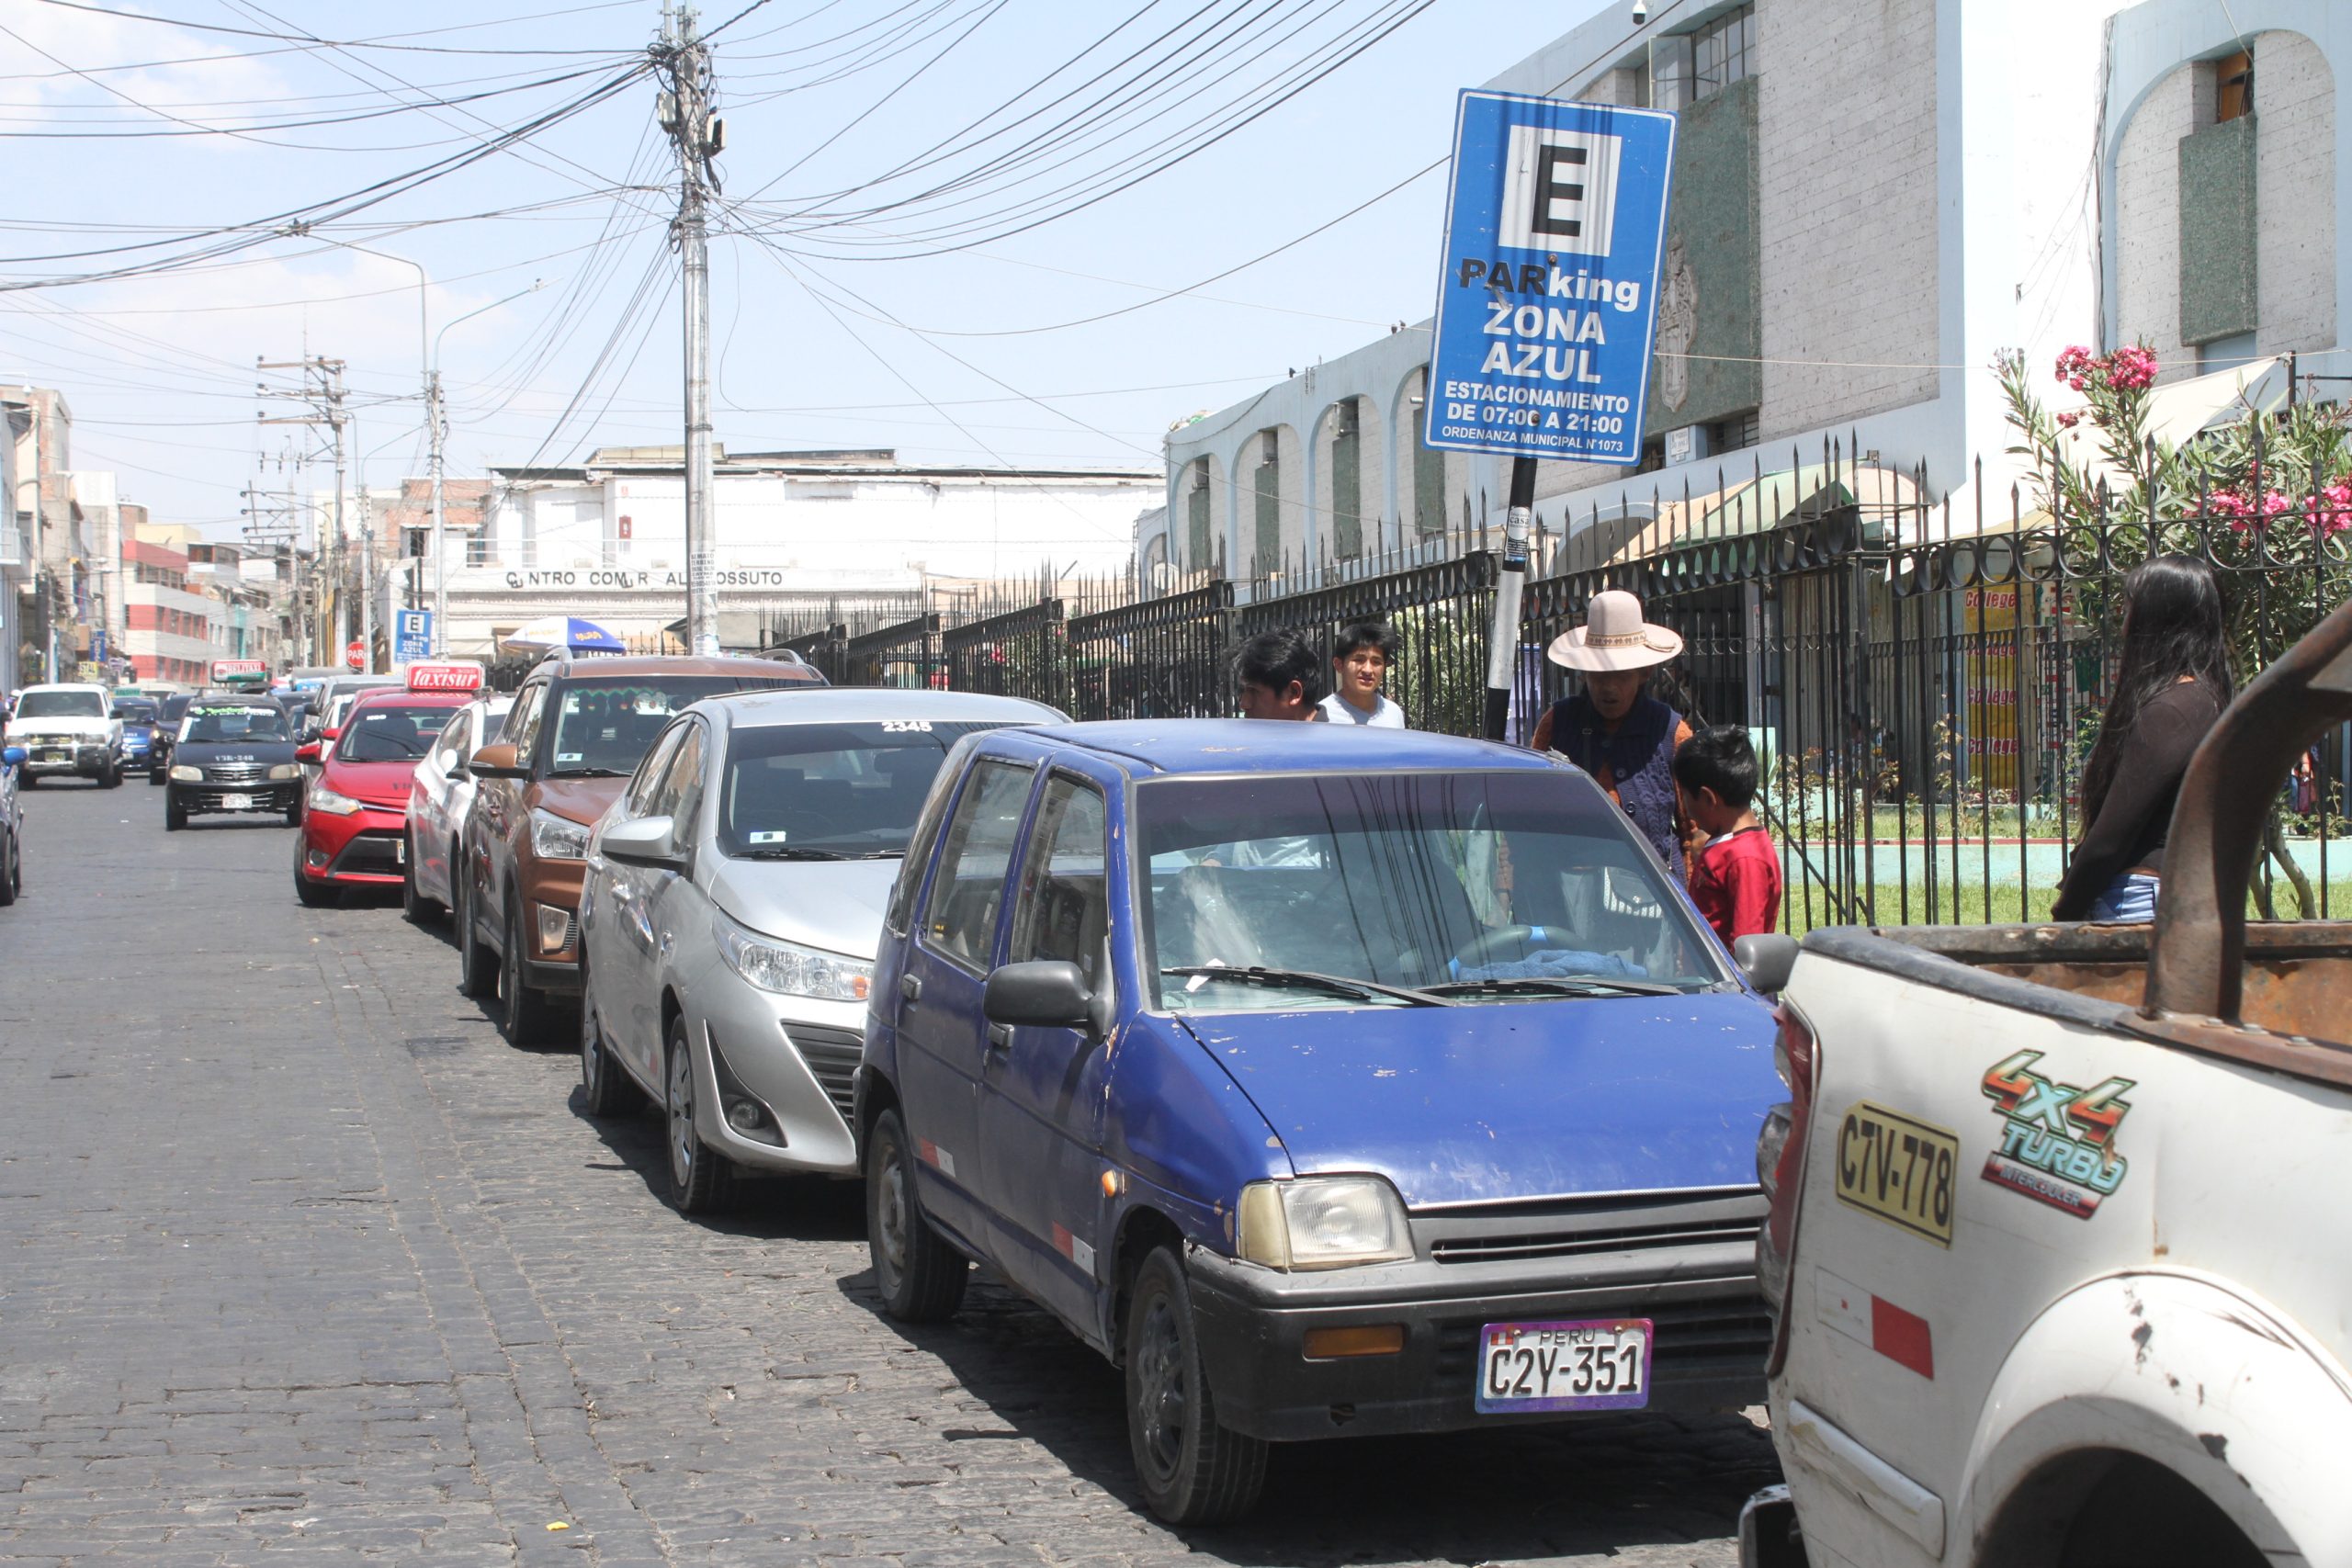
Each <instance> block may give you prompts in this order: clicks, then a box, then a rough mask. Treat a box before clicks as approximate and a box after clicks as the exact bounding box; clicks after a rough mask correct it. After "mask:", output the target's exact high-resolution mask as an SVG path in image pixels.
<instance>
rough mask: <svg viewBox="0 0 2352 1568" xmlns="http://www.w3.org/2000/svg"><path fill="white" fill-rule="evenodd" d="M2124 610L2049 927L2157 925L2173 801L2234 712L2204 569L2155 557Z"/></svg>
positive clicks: (2131, 585) (2139, 573)
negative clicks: (2217, 725)
mask: <svg viewBox="0 0 2352 1568" xmlns="http://www.w3.org/2000/svg"><path fill="white" fill-rule="evenodd" d="M2123 603H2124V609H2123V661H2122V666H2121V668H2120V670H2119V671H2117V672H2116V677H2115V694H2114V695H2113V697H2112V698H2111V699H2110V700H2109V703H2108V705H2107V719H2106V722H2105V723H2103V724H2102V725H2101V726H2100V727H2099V732H2098V744H2097V745H2096V746H2093V747H2092V748H2091V755H2090V761H2087V762H2086V763H2085V764H2084V766H2083V822H2084V829H2083V841H2082V842H2081V844H2079V845H2078V846H2076V848H2075V859H2074V863H2073V864H2071V865H2070V866H2068V867H2067V869H2066V880H2065V882H2064V885H2063V886H2060V887H2059V889H2058V898H2057V902H2056V903H2054V904H2053V905H2052V907H2051V910H2050V914H2051V918H2052V919H2059V920H2082V919H2089V920H2112V921H2139V920H2152V919H2155V915H2156V880H2157V878H2158V877H2159V876H2161V875H2162V874H2164V856H2165V836H2166V835H2167V834H2168V833H2169V832H2170V830H2171V828H2172V807H2173V800H2174V798H2175V797H2176V796H2177V795H2179V794H2180V781H2181V777H2182V775H2183V774H2185V773H2188V759H2189V757H2190V756H2191V755H2192V754H2194V753H2195V751H2196V750H2197V744H2198V742H2199V741H2200V740H2202V739H2205V732H2206V731H2207V730H2209V729H2211V728H2213V724H2214V721H2215V720H2216V719H2218V718H2220V717H2221V716H2222V709H2223V708H2225V707H2227V706H2228V705H2229V703H2230V694H2231V682H2230V656H2229V649H2228V646H2227V641H2226V639H2225V637H2223V634H2222V585H2221V583H2220V582H2219V581H2217V580H2216V579H2215V578H2214V576H2213V569H2212V568H2211V567H2210V566H2207V565H2206V564H2205V563H2204V562H2203V561H2200V560H2195V559H2192V558H2189V557H2188V556H2157V557H2154V558H2151V559H2149V560H2147V561H2144V562H2143V563H2141V564H2140V565H2139V566H2137V567H2134V568H2133V569H2132V570H2131V574H2130V575H2129V576H2127V577H2126V578H2124V580H2123Z"/></svg>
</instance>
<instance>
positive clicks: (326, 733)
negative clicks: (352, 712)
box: [319, 724, 343, 740]
mask: <svg viewBox="0 0 2352 1568" xmlns="http://www.w3.org/2000/svg"><path fill="white" fill-rule="evenodd" d="M319 739H322V740H340V739H343V726H341V725H339V724H338V725H333V726H330V727H329V728H325V729H322V730H320V731H319Z"/></svg>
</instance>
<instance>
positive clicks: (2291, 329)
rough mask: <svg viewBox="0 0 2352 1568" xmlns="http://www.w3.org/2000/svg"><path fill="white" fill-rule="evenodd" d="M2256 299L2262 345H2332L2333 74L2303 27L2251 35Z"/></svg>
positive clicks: (2284, 348) (2276, 350) (2267, 349)
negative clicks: (2300, 30) (2328, 197)
mask: <svg viewBox="0 0 2352 1568" xmlns="http://www.w3.org/2000/svg"><path fill="white" fill-rule="evenodd" d="M2254 117H2255V118H2254V124H2255V132H2254V165H2255V166H2254V189H2255V203H2256V209H2255V210H2256V224H2255V263H2254V265H2255V277H2256V299H2257V301H2258V302H2259V305H2260V308H2261V320H2260V325H2259V326H2258V327H2257V329H2256V334H2255V347H2256V352H2257V353H2261V354H2285V353H2288V352H2289V351H2290V350H2295V349H2314V348H2333V347H2335V341H2336V339H2335V325H2336V323H2335V203H2334V202H2333V201H2328V200H2320V199H2315V197H2317V196H2318V195H2319V193H2322V192H2325V193H2331V194H2332V193H2333V192H2334V191H2335V73H2334V72H2333V71H2331V70H2329V69H2328V64H2327V56H2326V55H2325V54H2324V53H2322V52H2321V51H2320V47H2319V45H2317V44H2316V43H2313V42H2312V40H2311V39H2307V38H2304V37H2303V36H2302V35H2301V34H2300V33H2290V32H2267V33H2263V34H2261V35H2260V36H2258V37H2257V38H2256V39H2255V40H2254Z"/></svg>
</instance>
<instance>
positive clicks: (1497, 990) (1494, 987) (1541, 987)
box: [1429, 975, 1687, 997]
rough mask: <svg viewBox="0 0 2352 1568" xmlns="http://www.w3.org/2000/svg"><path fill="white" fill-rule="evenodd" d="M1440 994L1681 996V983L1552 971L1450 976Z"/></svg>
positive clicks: (1437, 991) (1436, 993) (1437, 993)
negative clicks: (1489, 976)
mask: <svg viewBox="0 0 2352 1568" xmlns="http://www.w3.org/2000/svg"><path fill="white" fill-rule="evenodd" d="M1429 989H1430V995H1431V996H1438V997H1469V996H1487V997H1510V996H1522V997H1679V996H1683V995H1686V994H1687V993H1686V992H1685V990H1684V988H1683V987H1680V986H1669V985H1668V984H1666V983H1665V982H1664V981H1662V980H1619V979H1612V978H1608V977H1605V976H1599V975H1586V976H1575V977H1573V978H1569V977H1566V976H1550V975H1541V976H1539V975H1512V976H1498V977H1496V978H1494V979H1491V980H1448V981H1446V982H1445V983H1444V984H1443V985H1438V986H1431V987H1430V988H1429Z"/></svg>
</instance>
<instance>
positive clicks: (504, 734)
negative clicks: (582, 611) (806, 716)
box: [450, 655, 825, 1045]
mask: <svg viewBox="0 0 2352 1568" xmlns="http://www.w3.org/2000/svg"><path fill="white" fill-rule="evenodd" d="M824 683H825V680H824V677H823V676H821V675H820V674H818V673H817V671H815V670H814V669H812V668H810V667H809V665H807V664H803V663H800V662H798V661H797V660H793V661H791V662H783V661H779V660H766V659H684V658H671V657H659V658H632V659H570V660H567V659H565V658H563V657H561V656H560V655H559V656H554V657H550V658H549V659H548V660H546V661H545V662H543V663H541V664H540V665H539V666H538V668H537V669H536V670H533V671H531V673H530V675H529V677H528V678H527V679H526V680H525V681H524V682H523V687H522V690H521V691H519V692H517V693H516V694H515V706H514V708H513V710H512V711H510V712H509V713H508V714H507V716H506V726H505V728H503V730H501V731H500V732H499V735H498V737H497V738H496V739H494V740H493V741H492V742H491V743H490V744H489V745H486V746H484V747H482V748H481V750H478V751H476V752H475V753H474V754H473V760H472V761H471V762H470V763H469V767H468V771H469V772H470V773H472V774H473V776H474V779H475V781H476V782H475V789H474V802H473V808H472V810H471V811H470V812H469V814H468V815H467V818H466V823H465V827H464V829H463V830H462V833H461V835H460V837H461V839H462V846H461V849H460V852H459V858H460V862H461V865H460V867H459V868H453V870H452V874H451V876H450V882H451V884H452V887H453V895H454V897H455V899H456V907H455V908H454V909H453V910H452V914H453V917H454V922H453V923H454V924H455V926H456V931H457V938H458V963H459V965H460V970H459V978H458V988H459V989H460V990H462V991H463V992H464V993H465V994H466V995H467V996H469V997H489V996H492V995H493V994H495V995H499V996H501V997H503V998H504V1002H505V1006H504V1008H503V1017H502V1020H501V1022H502V1024H503V1028H504V1029H505V1031H506V1038H507V1039H508V1040H509V1041H511V1042H513V1043H515V1044H517V1045H524V1044H532V1043H537V1042H538V1041H540V1040H541V1039H543V1038H544V1037H545V1036H546V1034H547V1032H548V1013H549V1010H550V998H552V997H554V996H556V995H559V994H564V995H573V994H577V993H578V991H579V989H580V950H579V945H578V942H579V929H580V920H579V911H580V880H581V873H582V867H583V864H584V857H585V856H586V854H587V852H588V833H589V829H591V828H593V827H594V826H595V823H596V819H597V818H599V817H601V816H603V815H604V813H605V807H608V806H610V805H611V804H612V803H613V801H614V800H615V799H616V797H617V796H618V795H620V793H621V790H622V789H623V788H624V787H625V786H626V785H627V784H628V777H629V774H630V773H633V772H634V771H635V770H636V768H637V765H638V763H639V762H640V761H643V760H644V758H645V753H646V750H648V749H649V748H650V747H651V746H652V744H653V741H654V738H655V737H656V736H658V735H660V734H661V733H662V727H663V726H665V725H667V724H668V723H669V722H670V716H671V715H672V714H673V713H675V712H676V711H677V710H678V709H680V708H682V707H684V706H685V705H687V704H688V703H691V702H694V701H695V700H696V699H697V698H700V697H708V696H716V695H718V694H720V693H722V692H740V691H746V690H750V689H752V688H755V687H765V686H821V685H823V684H824Z"/></svg>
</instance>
